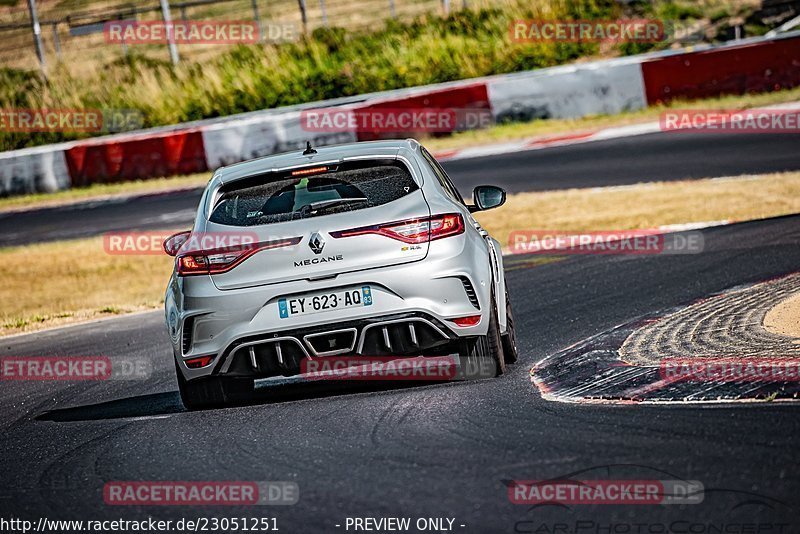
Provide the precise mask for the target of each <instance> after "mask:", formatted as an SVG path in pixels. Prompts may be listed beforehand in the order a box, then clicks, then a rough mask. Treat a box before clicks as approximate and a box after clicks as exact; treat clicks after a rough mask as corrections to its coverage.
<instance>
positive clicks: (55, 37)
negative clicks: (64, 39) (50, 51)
mask: <svg viewBox="0 0 800 534" xmlns="http://www.w3.org/2000/svg"><path fill="white" fill-rule="evenodd" d="M53 46H54V47H55V49H56V57H58V58H61V39H59V38H58V23H57V22H54V23H53Z"/></svg>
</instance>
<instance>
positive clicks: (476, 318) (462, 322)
mask: <svg viewBox="0 0 800 534" xmlns="http://www.w3.org/2000/svg"><path fill="white" fill-rule="evenodd" d="M450 320H451V321H453V322H454V323H456V325H457V326H462V327H466V326H475V325H476V324H478V323H480V322H481V316H480V315H467V316H466V317H456V318H455V319H450Z"/></svg>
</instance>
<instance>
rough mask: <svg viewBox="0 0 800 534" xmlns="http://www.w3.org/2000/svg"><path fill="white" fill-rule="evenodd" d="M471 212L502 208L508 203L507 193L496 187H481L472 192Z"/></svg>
mask: <svg viewBox="0 0 800 534" xmlns="http://www.w3.org/2000/svg"><path fill="white" fill-rule="evenodd" d="M472 202H473V203H474V206H471V208H472V209H471V210H470V211H483V210H490V209H492V208H496V207H498V206H502V205H503V204H505V202H506V192H505V191H504V190H503V189H501V188H499V187H497V186H494V185H479V186H478V187H476V188H475V189H474V190H473V191H472Z"/></svg>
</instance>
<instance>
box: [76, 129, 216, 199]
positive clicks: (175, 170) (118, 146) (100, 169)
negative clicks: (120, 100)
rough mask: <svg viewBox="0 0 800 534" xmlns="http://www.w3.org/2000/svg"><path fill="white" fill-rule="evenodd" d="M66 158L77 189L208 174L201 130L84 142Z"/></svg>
mask: <svg viewBox="0 0 800 534" xmlns="http://www.w3.org/2000/svg"><path fill="white" fill-rule="evenodd" d="M66 158H67V165H68V167H69V173H70V176H71V177H72V185H73V186H76V187H80V186H85V185H89V184H93V183H110V182H123V181H126V180H144V179H148V178H156V177H159V176H171V175H175V174H189V173H193V172H203V171H206V170H208V168H207V165H206V156H205V148H204V146H203V136H202V133H201V131H200V130H183V131H173V132H164V133H161V134H157V135H152V134H150V135H148V134H143V135H138V136H130V137H119V138H115V139H109V140H107V141H100V142H97V141H95V142H92V141H86V142H81V143H78V144H76V145H75V146H74V147H72V148H70V149H69V150H67V152H66Z"/></svg>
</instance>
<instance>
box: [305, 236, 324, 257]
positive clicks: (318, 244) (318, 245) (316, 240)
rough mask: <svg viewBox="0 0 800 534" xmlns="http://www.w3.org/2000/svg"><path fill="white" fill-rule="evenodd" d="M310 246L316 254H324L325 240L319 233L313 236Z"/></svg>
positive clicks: (309, 242)
mask: <svg viewBox="0 0 800 534" xmlns="http://www.w3.org/2000/svg"><path fill="white" fill-rule="evenodd" d="M308 246H309V247H310V248H311V250H313V251H314V254H322V249H323V248H325V240H324V239H322V236H321V235H320V233H319V232H314V233H313V234H311V239H309V240H308Z"/></svg>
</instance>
